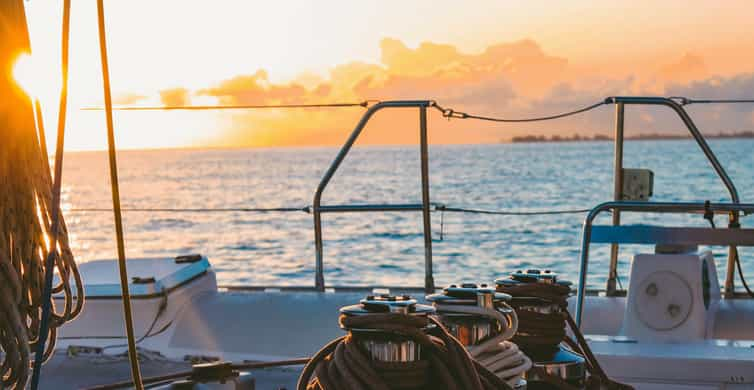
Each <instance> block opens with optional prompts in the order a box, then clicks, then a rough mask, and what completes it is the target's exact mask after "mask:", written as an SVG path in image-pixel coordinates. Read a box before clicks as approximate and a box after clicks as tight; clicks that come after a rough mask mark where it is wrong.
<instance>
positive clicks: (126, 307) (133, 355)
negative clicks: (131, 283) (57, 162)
mask: <svg viewBox="0 0 754 390" xmlns="http://www.w3.org/2000/svg"><path fill="white" fill-rule="evenodd" d="M97 26H98V29H99V47H100V61H101V63H102V82H103V92H104V96H105V119H106V124H107V146H108V157H109V160H110V186H111V190H112V198H113V216H114V219H115V236H116V240H117V244H118V270H119V271H120V272H119V273H120V289H121V295H122V297H123V315H124V322H125V326H126V337H127V339H128V358H129V362H130V364H131V378H132V379H133V384H134V388H136V390H143V389H144V384H143V383H142V382H141V372H140V370H139V357H138V354H137V351H136V337H135V336H134V324H133V313H132V311H131V296H130V294H129V291H128V269H127V267H126V248H125V243H124V238H123V221H122V218H121V212H120V188H119V185H118V162H117V158H116V155H115V130H114V125H113V109H112V108H113V102H112V96H111V93H110V70H109V66H108V61H107V37H106V34H105V5H104V1H103V0H97Z"/></svg>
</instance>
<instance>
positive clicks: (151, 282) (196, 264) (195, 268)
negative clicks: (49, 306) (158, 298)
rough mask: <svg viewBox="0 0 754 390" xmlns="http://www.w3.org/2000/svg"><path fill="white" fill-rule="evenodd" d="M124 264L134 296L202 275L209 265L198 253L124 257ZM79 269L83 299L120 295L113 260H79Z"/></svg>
mask: <svg viewBox="0 0 754 390" xmlns="http://www.w3.org/2000/svg"><path fill="white" fill-rule="evenodd" d="M126 265H127V268H128V280H129V284H128V289H129V291H130V293H131V296H132V297H135V298H138V297H141V298H143V297H148V296H153V295H156V294H161V293H163V292H169V291H170V290H172V289H174V288H176V287H178V286H180V285H182V284H184V283H187V282H189V281H191V280H193V279H195V278H196V277H198V276H201V275H203V274H204V273H205V272H207V270H208V269H209V268H210V264H209V260H207V257H205V256H202V255H186V256H178V257H163V258H137V259H128V260H127V263H126ZM79 272H80V273H81V278H82V280H83V283H84V291H85V293H86V297H87V298H112V297H117V298H120V296H121V289H120V274H119V273H118V261H117V260H95V261H90V262H87V263H83V264H80V265H79ZM55 283H57V280H56V281H55ZM74 294H75V291H74ZM58 295H60V294H56V296H58Z"/></svg>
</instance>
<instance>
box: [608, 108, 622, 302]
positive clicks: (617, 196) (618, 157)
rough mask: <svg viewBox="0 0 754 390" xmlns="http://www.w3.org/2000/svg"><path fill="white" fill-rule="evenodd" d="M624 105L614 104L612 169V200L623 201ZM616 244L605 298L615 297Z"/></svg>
mask: <svg viewBox="0 0 754 390" xmlns="http://www.w3.org/2000/svg"><path fill="white" fill-rule="evenodd" d="M625 111H626V110H625V104H624V103H620V102H619V103H616V104H615V156H614V157H615V162H614V167H613V180H614V189H613V199H614V200H616V201H620V200H623V140H624V136H623V128H624V124H625ZM613 225H614V226H618V225H620V211H618V210H614V211H613ZM618 252H619V246H618V244H612V245H610V270H609V273H608V278H607V296H613V295H615V291H616V289H617V288H616V281H617V280H618Z"/></svg>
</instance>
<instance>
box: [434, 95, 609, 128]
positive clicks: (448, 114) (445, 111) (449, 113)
mask: <svg viewBox="0 0 754 390" xmlns="http://www.w3.org/2000/svg"><path fill="white" fill-rule="evenodd" d="M611 103H612V101H611V100H610V98H607V99H605V100H603V101H601V102H597V103H594V104H591V105H589V106H586V107H583V108H579V109H576V110H573V111H567V112H563V113H559V114H554V115H548V116H541V117H531V118H517V119H508V118H496V117H491V116H482V115H476V114H468V113H465V112H461V111H455V110H453V109H452V108H444V107H442V106H440V105H439V104H437V103H436V102H435V103H434V105H433V107H435V108H436V109H437V110H438V111H440V112H441V113H442V116H444V117H445V118H448V119H450V118H456V119H477V120H482V121H490V122H503V123H522V122H541V121H549V120H554V119H560V118H565V117H569V116H573V115H577V114H581V113H583V112H587V111H591V110H593V109H595V108H598V107H601V106H603V105H606V104H611Z"/></svg>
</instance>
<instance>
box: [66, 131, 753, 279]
mask: <svg viewBox="0 0 754 390" xmlns="http://www.w3.org/2000/svg"><path fill="white" fill-rule="evenodd" d="M711 145H712V148H713V149H714V151H715V152H716V153H717V155H718V156H719V158H720V160H721V161H722V162H723V164H724V165H725V167H726V168H727V169H728V170H729V173H730V176H731V177H732V178H733V180H734V181H735V183H736V184H737V185H738V188H739V193H740V195H741V198H742V200H743V201H744V202H754V157H753V156H752V151H754V140H714V141H712V142H711ZM337 150H338V149H337V148H296V149H292V148H279V149H234V150H160V151H123V152H120V153H119V156H118V159H119V164H120V166H119V168H120V181H121V191H122V203H123V207H134V208H239V207H304V206H307V205H310V204H311V201H312V196H313V194H314V190H315V188H316V186H317V183H318V182H319V180H320V178H321V176H322V174H323V173H324V171H325V169H326V168H327V167H328V165H329V163H330V161H331V160H332V159H333V157H334V156H335V154H336V153H337ZM612 164H613V157H612V144H611V143H609V142H593V143H549V144H501V145H478V146H477V145H475V146H431V148H430V175H431V198H432V201H433V202H439V203H443V204H446V205H447V206H455V207H469V208H479V209H489V210H509V211H514V210H519V211H524V210H526V211H533V210H561V209H578V208H589V207H592V206H594V205H596V204H598V203H601V202H603V201H607V200H610V198H611V196H612V176H611V175H612ZM625 166H626V167H632V168H649V169H652V170H653V171H654V172H655V196H654V198H653V199H654V200H657V201H704V200H712V201H726V200H728V198H727V195H726V191H725V189H724V187H723V186H722V184H721V182H720V181H719V179H718V178H717V177H716V175H715V173H714V171H713V170H712V169H711V167H710V165H709V164H708V163H707V161H706V160H705V158H704V155H703V154H702V153H701V152H700V151H699V149H698V147H697V146H696V144H695V143H693V142H692V141H682V140H681V141H632V142H628V143H627V144H626V151H625ZM107 169H108V167H107V160H106V155H105V154H104V153H103V152H80V153H68V154H66V156H65V169H64V178H63V180H64V207H65V208H66V209H67V210H68V211H67V212H66V218H67V221H68V224H69V230H70V234H71V235H72V237H71V238H72V243H73V247H74V248H73V249H74V251H75V254H76V255H77V257H78V261H79V262H86V261H90V260H94V259H102V258H114V257H115V253H116V251H115V242H114V237H115V233H114V229H113V223H112V214H111V213H107V212H83V211H76V209H79V208H108V207H110V192H109V189H110V186H109V176H108V170H107ZM419 182H420V179H419V152H418V148H417V147H411V146H405V147H404V146H400V147H363V148H356V149H355V150H353V151H352V153H351V155H350V156H349V157H348V159H347V160H346V162H345V163H344V164H343V166H342V168H341V170H340V171H339V172H338V173H337V174H336V177H335V178H334V180H333V181H332V183H331V185H330V186H329V187H328V189H327V191H326V192H325V195H324V197H323V204H343V203H383V202H397V203H418V202H420V200H421V192H420V186H419ZM607 218H609V217H607V216H605V221H607ZM663 218H666V217H656V216H655V217H651V218H648V217H646V216H642V217H641V218H638V217H636V216H625V217H624V218H623V219H624V221H625V222H627V223H630V222H632V221H633V222H637V221H641V222H657V223H660V222H664V223H668V224H671V225H672V224H675V225H678V224H688V225H693V226H705V225H706V222H705V221H703V220H702V218H701V217H700V216H696V217H689V218H686V217H673V218H672V219H663ZM719 218H720V221H718V225H722V224H724V221H723V219H722V218H721V217H719ZM751 218H754V217H751ZM324 219H325V222H324V238H325V278H326V282H327V284H329V285H366V284H383V285H415V286H420V285H422V283H423V253H424V251H423V239H422V234H421V231H422V222H421V213H416V212H412V213H369V214H364V213H362V214H339V215H333V214H329V215H325V217H324ZM582 220H583V215H582V214H575V215H550V216H527V217H518V216H494V215H474V214H457V213H447V212H446V213H445V214H444V215H441V213H439V212H435V213H433V215H432V228H433V237H434V242H433V245H434V254H435V257H434V260H435V278H436V282H437V283H438V284H439V285H443V284H447V283H450V282H455V281H461V280H463V281H466V280H470V281H471V280H474V281H477V280H478V281H490V280H492V279H494V278H495V277H498V276H500V275H503V274H505V273H508V272H511V271H513V270H517V269H522V268H524V269H525V268H530V267H541V268H549V269H552V270H555V271H557V272H559V273H561V274H562V275H564V277H565V278H567V279H570V280H575V279H576V277H577V273H578V256H579V245H580V233H581V232H580V228H581V223H582ZM441 221H442V226H441V223H440V222H441ZM124 223H125V231H126V250H127V254H128V256H129V257H132V258H133V257H153V256H175V255H178V254H186V253H202V254H205V255H207V256H208V257H209V258H210V261H211V262H212V264H213V266H214V267H215V269H216V270H217V274H218V277H219V281H220V283H221V284H224V285H248V284H257V285H259V284H264V285H271V284H274V285H312V284H313V280H314V273H313V269H314V243H313V236H314V233H313V230H312V217H311V215H309V214H306V213H303V212H296V213H266V214H258V213H246V212H207V213H188V212H178V213H172V212H126V213H125V217H124ZM752 223H754V221H752V220H750V219H748V218H746V219H744V220H743V225H744V226H751V225H752ZM593 248H594V249H593V257H592V259H593V262H592V263H591V265H590V270H591V273H590V283H589V284H590V285H592V286H603V283H604V280H605V277H606V264H607V262H608V255H607V253H608V248H607V246H603V245H596V246H594V247H593ZM651 250H652V248H648V247H642V246H629V247H626V248H625V249H624V250H623V251H622V256H621V259H620V265H621V272H622V277H623V281H624V282H625V280H626V278H627V272H628V266H629V263H630V258H631V255H632V254H633V253H637V252H641V251H651ZM741 251H742V256H743V261H744V264H745V269H746V270H747V271H748V273H749V274H751V275H752V276H751V278H754V259H753V257H754V256H752V253H753V252H754V251H749V250H747V249H746V248H742V249H741ZM716 253H717V254H718V255H717V258H718V260H719V261H721V262H723V264H724V250H723V249H722V248H717V249H716ZM718 264H720V262H719V263H718ZM719 274H721V275H722V274H723V272H722V270H720V271H719ZM752 280H754V279H752Z"/></svg>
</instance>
